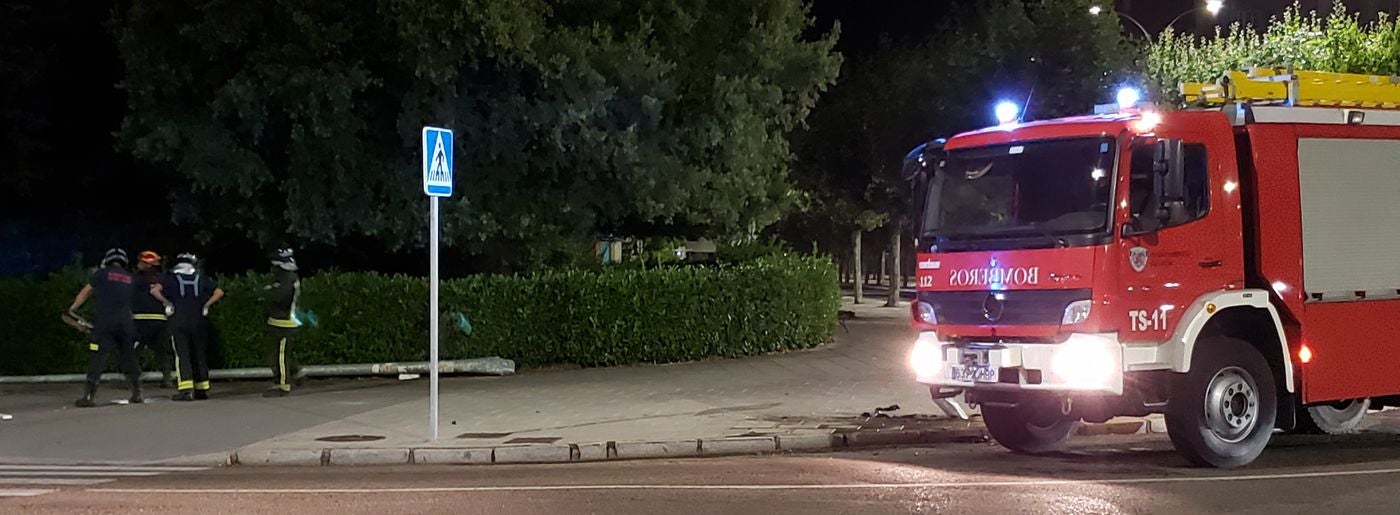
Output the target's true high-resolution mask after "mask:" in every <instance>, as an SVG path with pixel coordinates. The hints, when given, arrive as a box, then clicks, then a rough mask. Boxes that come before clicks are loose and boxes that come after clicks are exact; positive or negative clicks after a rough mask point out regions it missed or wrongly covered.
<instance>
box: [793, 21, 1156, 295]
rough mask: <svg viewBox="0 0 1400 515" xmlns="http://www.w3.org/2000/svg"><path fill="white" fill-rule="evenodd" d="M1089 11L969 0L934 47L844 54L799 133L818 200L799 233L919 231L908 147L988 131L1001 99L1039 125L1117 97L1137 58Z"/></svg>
mask: <svg viewBox="0 0 1400 515" xmlns="http://www.w3.org/2000/svg"><path fill="white" fill-rule="evenodd" d="M1090 3H1091V2H1089V1H1088V0H1067V1H1057V2H1041V1H1038V0H997V1H993V2H963V3H961V4H959V5H958V7H957V8H956V9H955V10H954V14H953V16H952V17H951V18H950V20H948V21H947V22H946V23H945V24H944V25H942V26H941V27H940V28H939V29H938V30H937V31H936V33H935V35H934V36H933V37H932V38H929V39H926V40H921V41H900V40H893V39H887V40H885V41H884V42H883V43H882V44H881V45H880V46H879V48H878V49H877V50H876V51H874V52H871V53H870V54H868V55H856V56H848V57H847V60H846V62H845V63H844V65H843V67H842V73H841V78H840V80H839V81H838V83H837V85H836V86H834V87H832V89H831V91H830V92H829V93H828V94H826V95H825V96H823V97H822V99H821V102H820V103H819V105H818V107H817V108H816V110H815V111H814V112H813V114H812V119H811V121H810V125H811V128H810V130H808V131H806V132H805V133H803V134H801V135H800V136H799V140H798V156H799V157H798V163H799V166H798V167H797V175H798V177H799V180H798V185H799V187H800V188H801V189H803V190H804V192H805V194H806V196H807V197H808V198H810V199H811V201H810V202H809V203H808V204H807V206H808V208H807V209H806V210H804V211H802V212H801V213H800V214H799V216H800V217H802V218H805V219H808V220H809V221H806V222H804V223H803V225H806V226H819V225H821V223H823V222H824V223H825V224H827V225H828V226H829V227H830V228H831V230H830V232H831V233H834V234H842V235H844V234H855V235H859V234H860V233H862V232H868V231H871V230H875V229H876V228H880V227H884V228H885V230H886V231H899V230H902V228H903V227H905V226H912V225H916V224H915V222H914V221H912V220H910V219H909V215H910V213H909V209H908V208H909V206H911V205H912V204H911V203H910V200H911V199H910V198H909V197H910V195H911V192H909V191H908V190H907V189H906V184H905V183H904V181H903V179H902V177H901V173H900V167H901V158H903V156H904V155H905V154H906V153H907V152H908V151H909V150H910V149H912V148H914V147H915V146H917V145H919V144H921V143H924V142H927V141H929V140H931V139H933V138H935V137H939V136H950V135H953V134H955V133H957V132H961V131H965V130H969V129H974V128H978V127H983V126H986V125H989V123H990V122H991V115H990V113H991V106H992V105H993V103H994V102H995V101H997V100H999V99H1014V100H1015V101H1017V102H1018V103H1025V100H1026V99H1027V98H1029V99H1030V104H1029V106H1028V112H1027V113H1026V116H1027V119H1034V118H1048V117H1054V116H1061V115H1066V114H1071V113H1083V112H1086V111H1088V110H1089V109H1090V108H1092V106H1093V105H1094V104H1095V103H1096V102H1098V101H1103V100H1106V99H1107V98H1109V96H1108V92H1109V90H1110V89H1111V88H1112V87H1113V86H1114V85H1116V84H1118V83H1119V82H1120V81H1121V80H1122V78H1123V71H1124V70H1126V69H1127V68H1128V67H1129V66H1128V65H1129V62H1130V61H1131V59H1132V55H1133V53H1132V50H1131V48H1130V47H1128V46H1127V44H1126V42H1125V41H1124V40H1123V38H1122V36H1121V34H1120V33H1119V27H1118V25H1117V22H1116V20H1112V19H1110V18H1107V17H1095V16H1090V15H1088V11H1089V5H1090ZM818 221H821V222H818ZM855 237H859V236H855ZM888 240H889V241H890V242H891V246H892V247H895V248H892V249H891V250H892V254H893V253H895V252H899V251H900V250H901V249H899V248H897V247H899V246H900V244H899V243H898V242H899V241H900V239H899V238H898V237H896V236H894V235H891V237H889V238H888ZM855 258H856V259H857V261H858V260H859V259H860V257H859V256H856V257H855ZM856 280H857V283H859V281H860V280H861V278H860V277H857V278H856ZM892 282H893V281H892ZM893 294H894V295H897V291H895V292H893Z"/></svg>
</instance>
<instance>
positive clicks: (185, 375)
mask: <svg viewBox="0 0 1400 515" xmlns="http://www.w3.org/2000/svg"><path fill="white" fill-rule="evenodd" d="M198 261H199V259H198V258H196V257H195V255H194V254H189V253H185V254H180V255H179V256H176V257H175V266H174V268H172V269H171V270H170V274H167V275H166V276H165V278H164V279H162V280H161V282H160V284H159V285H157V286H155V287H152V289H151V294H152V295H153V296H155V297H156V298H157V299H160V300H161V301H162V302H164V303H166V304H168V305H170V306H171V307H172V308H173V314H172V315H171V317H170V332H171V333H172V335H173V336H174V337H175V373H177V374H179V376H180V382H179V383H178V384H177V385H176V386H177V388H178V390H179V393H176V394H175V396H174V397H171V400H175V401H192V400H204V399H208V398H209V356H208V355H207V351H208V348H209V342H208V341H206V333H205V331H204V327H203V326H204V317H206V316H208V315H209V307H210V306H212V305H214V303H215V302H218V301H219V299H221V298H223V296H224V290H222V289H219V286H218V285H217V284H215V283H214V280H213V279H210V278H209V277H208V276H206V275H204V274H202V273H200V272H199V269H198V268H196V267H197V265H198Z"/></svg>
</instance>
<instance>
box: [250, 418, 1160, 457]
mask: <svg viewBox="0 0 1400 515" xmlns="http://www.w3.org/2000/svg"><path fill="white" fill-rule="evenodd" d="M1150 433H1155V434H1162V433H1166V423H1165V420H1164V419H1163V418H1162V417H1161V416H1160V415H1153V416H1149V417H1146V418H1126V417H1125V418H1117V419H1113V420H1110V421H1108V422H1105V423H1102V424H1085V425H1082V426H1080V428H1079V432H1078V434H1079V435H1081V436H1101V435H1133V434H1150ZM989 441H991V437H990V436H989V435H988V434H987V431H986V429H985V428H981V427H977V428H968V429H953V430H895V431H879V430H876V431H864V432H862V431H856V432H853V433H833V434H796V435H775V436H757V437H741V438H707V439H686V440H670V441H631V442H628V441H623V442H598V443H581V444H560V445H508V446H498V447H396V448H324V449H243V450H238V451H234V452H232V453H229V456H228V461H227V463H229V464H231V465H250V466H354V465H493V464H529V463H583V462H598V461H618V460H639V459H664V458H690V457H701V456H741V455H764V454H780V453H793V452H822V451H841V450H847V449H862V448H876V447H891V446H898V445H930V444H944V443H983V442H989Z"/></svg>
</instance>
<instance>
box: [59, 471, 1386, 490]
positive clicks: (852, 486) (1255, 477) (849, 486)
mask: <svg viewBox="0 0 1400 515" xmlns="http://www.w3.org/2000/svg"><path fill="white" fill-rule="evenodd" d="M1387 474H1400V468H1391V469H1376V470H1337V471H1331V472H1297V473H1289V474H1251V475H1241V476H1196V477H1139V478H1105V479H1047V480H1026V481H966V482H937V483H838V484H788V485H664V484H653V485H645V484H643V485H626V484H614V485H534V486H528V485H527V486H449V487H423V488H89V489H87V490H86V491H88V492H96V493H120V494H206V495H207V494H233V495H246V494H274V495H280V494H392V493H452V492H548V491H579V490H770V491H771V490H862V489H900V488H992V487H1033V486H1064V485H1134V484H1145V483H1204V482H1232V481H1264V480H1271V479H1309V478H1327V477H1350V476H1377V475H1387Z"/></svg>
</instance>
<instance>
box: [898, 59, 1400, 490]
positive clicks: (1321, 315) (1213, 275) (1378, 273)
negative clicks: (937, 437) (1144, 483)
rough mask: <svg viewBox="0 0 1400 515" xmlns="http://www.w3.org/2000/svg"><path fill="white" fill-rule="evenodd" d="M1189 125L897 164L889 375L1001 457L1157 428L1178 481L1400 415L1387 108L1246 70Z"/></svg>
mask: <svg viewBox="0 0 1400 515" xmlns="http://www.w3.org/2000/svg"><path fill="white" fill-rule="evenodd" d="M1183 93H1184V94H1185V96H1186V98H1187V101H1188V103H1193V104H1205V105H1206V106H1207V107H1205V108H1194V109H1182V110H1172V111H1157V110H1154V109H1152V108H1150V107H1141V106H1139V107H1137V108H1130V109H1125V110H1122V111H1121V112H1114V113H1105V114H1098V115H1094V116H1082V117H1074V118H1063V119H1055V120H1045V121H1035V122H1029V123H1015V122H1013V123H1006V124H1002V125H1000V126H997V127H992V128H988V129H983V130H979V131H974V132H969V133H965V134H960V135H957V136H955V137H953V138H950V139H948V140H947V141H946V142H939V144H928V145H925V146H923V147H921V148H920V149H916V151H915V152H913V153H911V154H910V156H909V157H907V158H906V163H905V165H906V174H907V175H906V176H907V177H910V178H912V179H913V180H914V181H915V182H916V185H917V187H916V189H915V191H916V192H918V194H919V195H920V196H921V197H922V202H919V204H920V205H921V209H920V211H921V215H920V216H921V218H922V225H921V227H920V229H919V237H918V238H917V239H916V245H917V246H918V252H919V254H918V259H917V265H916V266H917V274H916V275H917V290H918V292H917V300H916V302H914V304H913V308H912V311H913V313H912V315H913V323H914V326H915V327H916V328H917V329H918V330H919V331H920V332H919V335H918V338H917V340H916V342H915V343H914V346H913V349H912V354H911V362H912V366H913V369H914V371H915V375H916V377H917V380H918V381H919V382H921V383H924V384H927V385H928V386H929V389H930V391H931V393H932V395H933V396H934V397H935V398H948V397H953V396H957V395H960V394H961V395H963V396H964V399H965V401H966V402H968V403H969V404H973V405H977V406H978V407H979V408H980V410H981V414H982V417H983V419H984V421H985V423H986V425H987V429H988V431H989V432H990V433H991V435H992V437H993V438H995V439H996V440H997V441H998V442H999V443H1001V444H1002V445H1003V446H1005V447H1007V448H1009V449H1011V450H1013V451H1018V452H1025V453H1039V452H1047V451H1052V450H1055V449H1057V448H1059V447H1060V446H1061V445H1062V444H1064V443H1065V441H1066V440H1067V439H1068V438H1069V437H1070V435H1071V434H1073V433H1074V432H1075V429H1076V427H1077V426H1078V425H1079V424H1080V422H1081V421H1089V422H1103V421H1106V420H1108V419H1109V418H1111V417H1114V416H1125V415H1126V416H1143V415H1148V414H1153V413H1165V415H1166V422H1167V430H1168V434H1169V436H1170V438H1171V441H1172V442H1173V444H1174V445H1175V447H1176V448H1177V449H1178V450H1179V451H1180V452H1181V454H1182V455H1184V456H1185V457H1186V458H1187V459H1188V460H1190V461H1191V462H1193V463H1195V464H1198V465H1206V466H1216V467H1235V466H1241V465H1245V464H1248V463H1250V462H1251V461H1253V460H1254V459H1255V458H1256V457H1258V456H1259V454H1260V453H1261V452H1262V451H1263V450H1264V448H1265V446H1266V445H1267V444H1268V442H1269V439H1270V437H1271V436H1272V434H1273V432H1274V430H1275V429H1276V428H1278V429H1283V430H1290V431H1310V432H1326V433H1344V432H1349V431H1354V430H1356V428H1357V426H1358V424H1359V423H1360V422H1361V420H1362V418H1363V417H1364V416H1365V415H1366V413H1367V411H1368V410H1370V409H1379V408H1380V407H1382V406H1386V405H1400V397H1397V395H1400V110H1396V108H1397V107H1400V85H1397V84H1395V83H1393V82H1392V80H1391V78H1390V77H1373V76H1365V75H1352V74H1336V73H1322V72H1302V71H1296V72H1295V71H1292V70H1284V69H1254V70H1248V71H1233V72H1227V73H1226V74H1224V75H1223V76H1222V78H1221V80H1220V81H1218V82H1216V83H1210V84H1187V85H1183Z"/></svg>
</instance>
